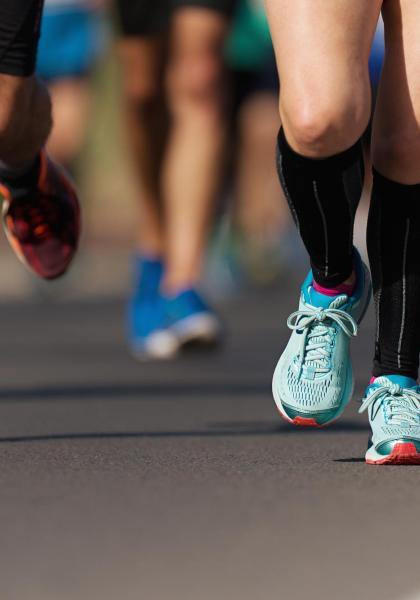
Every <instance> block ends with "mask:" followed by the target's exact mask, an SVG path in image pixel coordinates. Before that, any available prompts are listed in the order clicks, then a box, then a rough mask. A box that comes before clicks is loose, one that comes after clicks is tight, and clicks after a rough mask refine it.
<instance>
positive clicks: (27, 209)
mask: <svg viewBox="0 0 420 600" xmlns="http://www.w3.org/2000/svg"><path fill="white" fill-rule="evenodd" d="M40 160H41V167H40V175H39V179H38V185H37V186H36V187H35V188H34V189H33V190H31V191H30V192H29V193H28V194H26V195H24V196H22V197H17V198H15V197H13V196H12V193H11V192H10V190H9V189H8V188H7V187H6V186H5V185H2V184H1V183H0V196H2V197H3V209H2V210H3V224H4V229H5V231H6V235H7V239H8V240H9V242H10V245H11V246H12V248H13V250H14V251H15V253H16V255H17V256H18V258H19V259H20V260H21V261H22V262H23V264H24V265H26V266H27V267H29V268H30V269H31V270H32V271H33V272H34V273H36V275H39V276H40V277H43V278H44V279H56V278H57V277H60V276H61V275H63V274H64V273H65V272H66V271H67V269H68V267H69V265H70V263H71V261H72V259H73V257H74V255H75V253H76V250H77V245H78V241H79V236H80V207H79V201H78V198H77V193H76V190H75V188H74V186H73V184H72V182H71V181H70V179H69V178H68V176H67V175H66V174H65V173H64V171H63V170H62V169H61V168H60V167H59V166H58V165H56V164H55V163H54V162H53V161H52V160H51V159H50V158H49V157H48V156H47V154H46V153H45V151H42V152H41V155H40Z"/></svg>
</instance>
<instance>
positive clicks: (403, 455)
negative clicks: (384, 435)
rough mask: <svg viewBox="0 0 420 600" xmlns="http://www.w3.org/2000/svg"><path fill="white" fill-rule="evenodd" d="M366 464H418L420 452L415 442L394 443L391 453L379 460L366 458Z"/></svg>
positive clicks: (419, 463) (419, 462)
mask: <svg viewBox="0 0 420 600" xmlns="http://www.w3.org/2000/svg"><path fill="white" fill-rule="evenodd" d="M366 462H367V464H368V465H420V454H419V453H418V452H417V448H416V446H415V444H413V443H412V442H406V443H403V444H395V446H394V449H393V450H392V453H391V454H390V455H389V456H386V457H385V458H383V459H380V460H370V459H366Z"/></svg>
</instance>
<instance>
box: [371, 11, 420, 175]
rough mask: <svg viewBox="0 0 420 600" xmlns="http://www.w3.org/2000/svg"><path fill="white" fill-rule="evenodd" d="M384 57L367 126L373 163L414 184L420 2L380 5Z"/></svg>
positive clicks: (418, 166)
mask: <svg viewBox="0 0 420 600" xmlns="http://www.w3.org/2000/svg"><path fill="white" fill-rule="evenodd" d="M383 15H384V21H385V38H386V39H385V41H386V55H385V64H384V70H383V74H382V80H381V83H380V87H379V94H378V101H377V106H376V113H375V119H374V127H373V148H372V154H373V164H374V165H375V167H376V168H377V169H378V170H379V171H380V172H381V173H382V174H383V175H386V176H387V177H389V178H390V179H393V180H395V181H399V182H400V183H405V184H416V183H420V27H419V22H420V4H419V3H418V2H410V0H393V1H392V2H390V1H389V0H386V1H385V2H384V9H383Z"/></svg>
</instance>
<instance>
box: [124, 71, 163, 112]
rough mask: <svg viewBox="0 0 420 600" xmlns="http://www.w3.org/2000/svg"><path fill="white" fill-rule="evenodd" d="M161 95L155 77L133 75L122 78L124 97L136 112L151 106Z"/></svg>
mask: <svg viewBox="0 0 420 600" xmlns="http://www.w3.org/2000/svg"><path fill="white" fill-rule="evenodd" d="M160 95H161V90H160V86H159V81H158V78H157V77H151V76H137V75H136V76H134V77H126V78H125V80H124V97H125V100H126V102H127V103H128V105H129V107H130V108H133V109H135V110H136V111H138V112H143V111H147V110H148V109H150V108H153V107H154V106H155V105H156V103H157V101H158V100H159V98H160Z"/></svg>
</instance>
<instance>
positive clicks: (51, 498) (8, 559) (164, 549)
mask: <svg viewBox="0 0 420 600" xmlns="http://www.w3.org/2000/svg"><path fill="white" fill-rule="evenodd" d="M295 301H296V293H293V294H291V293H290V291H289V289H283V290H278V291H273V292H264V293H260V294H257V293H250V294H247V295H244V297H243V298H239V299H237V300H235V301H234V302H232V303H231V304H230V305H229V306H228V307H227V308H226V310H225V316H226V321H227V322H228V323H229V327H230V337H229V339H228V343H227V345H226V347H225V348H224V349H223V350H221V351H220V352H213V353H207V354H206V353H205V354H199V355H192V354H189V355H187V356H185V357H183V358H182V359H179V360H177V361H176V362H174V363H172V364H158V365H149V364H139V363H136V362H135V361H134V360H132V359H131V358H129V357H128V356H127V354H126V350H125V346H124V337H123V305H122V303H119V302H117V301H109V300H108V301H106V302H96V301H93V300H92V301H73V302H69V303H66V302H56V303H54V302H51V301H46V300H44V301H36V302H24V303H13V304H12V303H9V304H4V305H3V306H2V310H1V312H0V327H1V332H2V335H1V341H0V344H1V354H0V356H1V362H0V375H1V388H0V498H1V500H0V532H1V542H2V543H1V556H0V559H1V560H0V565H1V566H0V574H1V577H0V598H1V600H76V599H77V600H143V599H144V600H215V599H220V600H278V599H285V600H302V599H304V598H310V599H311V600H317V599H323V600H330V599H331V600H333V599H334V600H349V599H354V598H361V599H363V600H376V599H378V600H379V599H380V600H404V599H405V598H415V594H416V591H417V590H419V589H420V568H419V555H418V552H419V545H420V525H419V523H420V519H419V514H420V469H419V468H417V467H382V468H381V467H369V466H366V465H365V464H364V462H363V460H362V457H363V455H364V451H365V448H366V443H367V437H368V430H367V427H366V422H365V418H363V417H359V416H357V403H356V402H355V401H354V402H353V403H352V404H351V406H350V408H349V409H348V410H347V412H346V414H345V416H344V417H343V418H342V420H341V421H340V422H339V423H338V424H336V425H334V426H332V427H330V428H329V429H327V430H325V431H314V432H312V431H309V432H308V431H306V430H305V431H300V430H296V429H294V428H292V427H290V426H288V425H287V424H285V423H283V422H281V421H280V419H279V417H278V415H277V413H276V411H275V409H274V406H273V401H272V399H271V393H270V379H271V374H272V370H273V367H274V364H275V360H276V358H277V355H278V354H279V352H280V351H281V349H282V347H283V345H284V342H285V340H286V336H287V332H286V330H285V326H284V319H285V317H286V316H287V314H288V312H289V311H291V310H292V309H294V308H295ZM372 334H373V322H372V315H370V316H369V317H368V319H367V322H366V324H365V327H364V328H363V330H362V333H361V335H360V337H359V339H358V340H357V341H356V343H355V344H354V346H353V348H354V359H355V360H354V362H355V365H356V369H357V374H358V385H357V389H356V396H355V397H357V395H359V394H360V393H361V391H362V389H363V386H364V385H365V384H366V382H367V381H368V379H369V367H370V354H371V349H372ZM413 594H414V596H413Z"/></svg>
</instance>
